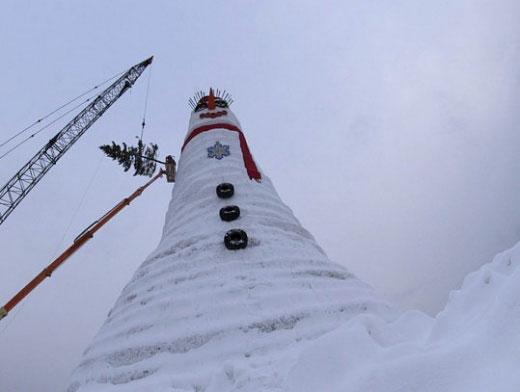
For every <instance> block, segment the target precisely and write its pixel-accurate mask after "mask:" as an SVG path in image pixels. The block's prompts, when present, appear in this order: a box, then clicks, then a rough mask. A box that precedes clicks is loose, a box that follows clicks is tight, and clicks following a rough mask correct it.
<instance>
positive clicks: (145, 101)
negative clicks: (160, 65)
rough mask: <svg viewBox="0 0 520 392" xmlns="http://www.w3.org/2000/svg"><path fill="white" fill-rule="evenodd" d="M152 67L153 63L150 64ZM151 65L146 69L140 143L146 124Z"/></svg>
mask: <svg viewBox="0 0 520 392" xmlns="http://www.w3.org/2000/svg"><path fill="white" fill-rule="evenodd" d="M152 67H153V65H152ZM152 67H150V70H149V71H148V82H147V84H146V94H145V98H144V110H143V121H142V122H141V137H140V138H139V140H140V141H141V143H142V142H143V134H144V127H145V126H146V114H147V111H148V96H149V94H150V79H151V78H152Z"/></svg>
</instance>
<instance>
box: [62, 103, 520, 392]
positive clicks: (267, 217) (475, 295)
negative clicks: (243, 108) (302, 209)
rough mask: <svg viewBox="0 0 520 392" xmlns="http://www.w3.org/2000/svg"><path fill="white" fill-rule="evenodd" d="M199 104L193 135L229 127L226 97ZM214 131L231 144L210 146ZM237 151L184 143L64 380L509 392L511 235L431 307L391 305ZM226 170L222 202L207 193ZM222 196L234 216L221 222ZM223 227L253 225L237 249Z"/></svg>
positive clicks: (517, 324) (199, 387)
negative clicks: (118, 281) (159, 223)
mask: <svg viewBox="0 0 520 392" xmlns="http://www.w3.org/2000/svg"><path fill="white" fill-rule="evenodd" d="M221 112H222V111H221ZM202 113H204V114H207V113H210V114H211V113H212V112H211V110H210V109H206V110H202V111H197V112H194V113H193V114H192V118H191V121H190V127H189V130H188V135H189V134H190V133H191V132H192V131H193V130H194V129H196V128H198V127H200V126H206V125H211V124H215V123H227V124H231V125H234V126H237V127H240V125H239V123H238V121H237V120H236V118H235V117H234V115H233V114H232V112H231V111H229V109H227V110H226V115H225V116H224V118H222V117H220V118H216V119H215V118H213V117H214V116H208V115H204V116H200V114H202ZM202 118H204V119H205V120H202ZM217 142H218V143H220V144H221V145H222V146H229V152H230V154H229V155H226V156H220V158H216V159H215V157H214V156H213V155H210V154H208V148H210V147H212V146H216V145H217V146H218V144H216V143H217ZM242 147H243V146H241V143H240V141H239V138H238V134H237V133H236V132H231V131H229V130H226V129H223V128H219V127H217V128H215V129H212V130H211V131H208V132H204V133H200V134H199V135H197V136H196V137H194V138H193V139H192V140H191V141H190V142H189V144H187V145H186V148H185V149H184V151H183V153H182V155H181V158H180V161H179V170H178V174H177V179H176V184H175V187H174V190H173V194H172V200H171V203H170V206H169V209H168V212H167V214H166V222H165V226H164V231H163V237H162V239H161V242H160V244H159V246H158V248H157V249H156V250H155V251H154V252H153V253H152V254H151V255H150V256H149V257H148V258H147V259H146V260H145V261H144V263H143V264H142V265H141V266H140V268H139V269H138V270H137V271H136V273H135V275H134V277H133V278H132V280H131V281H130V282H129V283H128V285H127V286H126V287H125V288H124V290H123V292H122V294H121V296H120V297H119V299H118V300H117V301H116V304H115V305H114V307H113V308H112V310H111V311H110V314H109V315H108V318H107V320H106V322H105V324H104V325H103V326H102V328H101V330H100V331H99V333H98V334H97V336H96V337H95V339H94V341H93V342H92V344H91V345H90V346H89V347H88V348H87V350H86V351H85V353H84V356H83V359H82V361H81V363H80V364H79V366H78V368H77V369H76V370H75V372H74V373H73V375H72V380H71V384H70V386H69V388H68V392H130V391H131V392H139V391H157V392H162V391H169V392H181V391H182V392H188V391H190V392H232V391H245V392H260V391H272V392H275V391H276V392H281V391H287V392H304V391H309V392H310V391H313V392H315V391H330V392H335V391H338V392H340V391H341V392H346V391H356V392H357V391H374V392H376V391H377V392H383V391H384V392H392V391H402V392H404V391H426V392H428V391H431V392H434V391H435V392H437V391H472V392H475V391H515V392H516V391H518V390H520V373H519V372H517V370H516V365H517V364H518V363H520V362H519V361H520V341H519V337H520V332H519V331H520V268H519V267H518V266H519V264H520V245H518V246H516V247H515V248H513V249H511V250H510V251H507V252H504V253H503V254H500V255H499V256H497V257H496V259H495V260H494V261H493V262H492V263H490V264H488V265H486V266H484V267H482V269H481V270H480V271H478V272H475V273H473V274H471V275H470V276H468V277H467V279H466V280H465V282H464V284H463V286H462V288H461V290H460V291H457V292H455V293H453V294H452V295H451V298H450V301H449V303H448V305H447V307H446V309H445V310H444V311H443V312H441V313H440V314H439V315H438V316H437V317H436V318H430V317H428V316H426V315H424V314H422V313H420V312H415V311H409V312H405V313H401V312H399V311H398V310H396V309H395V308H393V307H392V306H391V305H389V304H388V303H387V302H386V301H384V300H382V299H381V298H378V297H377V295H375V294H374V292H373V290H372V289H371V288H370V287H369V286H368V285H366V284H364V283H363V282H361V281H359V280H358V279H357V278H355V277H354V276H353V275H352V274H350V273H349V272H348V271H346V270H345V269H344V268H343V267H341V266H339V265H337V264H335V263H332V262H331V261H330V260H329V259H328V258H327V256H326V255H325V254H324V252H323V250H322V249H321V248H320V247H319V246H318V244H317V243H316V242H315V240H314V239H313V237H312V235H311V234H310V233H309V232H307V231H306V230H305V229H304V228H303V227H302V226H301V225H300V223H299V222H298V220H297V219H296V218H295V217H294V215H293V214H292V212H291V210H290V209H289V208H288V207H287V206H286V205H284V204H283V202H282V201H281V200H280V198H279V196H278V195H277V193H276V191H275V189H274V187H273V185H272V184H271V182H270V180H269V179H268V178H267V177H266V176H265V174H264V173H262V180H261V182H256V181H251V180H250V178H249V177H248V176H247V174H246V172H245V169H244V159H243V156H242V153H241V151H242ZM222 182H229V183H233V184H234V186H235V195H234V196H233V197H232V198H231V199H226V200H224V199H220V198H218V197H217V196H216V194H215V187H216V185H218V184H219V183H222ZM229 204H233V205H238V206H239V207H240V211H241V214H240V217H239V219H237V220H236V221H233V222H224V221H222V220H221V219H220V218H219V209H220V208H221V207H224V206H226V205H229ZM231 228H241V229H243V230H245V231H246V232H247V233H248V236H249V244H248V246H247V248H246V249H241V250H236V251H230V250H228V249H226V248H225V247H224V245H223V237H224V234H225V233H226V231H228V230H229V229H231Z"/></svg>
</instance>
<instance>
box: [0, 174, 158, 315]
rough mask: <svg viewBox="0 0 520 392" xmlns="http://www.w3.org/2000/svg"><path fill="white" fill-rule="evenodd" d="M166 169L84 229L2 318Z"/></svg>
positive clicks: (9, 304) (8, 306) (1, 312)
mask: <svg viewBox="0 0 520 392" xmlns="http://www.w3.org/2000/svg"><path fill="white" fill-rule="evenodd" d="M164 173H165V172H164V170H163V169H160V170H159V173H157V174H156V175H155V176H154V177H153V178H152V179H151V180H149V181H148V182H147V183H146V184H144V185H143V186H141V187H139V188H137V189H136V190H135V191H134V192H133V193H132V194H131V195H130V196H128V197H126V198H124V199H123V200H121V201H120V202H119V203H117V204H116V205H115V206H114V207H113V208H112V209H110V210H109V211H108V212H106V213H105V214H104V215H103V216H102V217H101V218H99V219H98V220H96V221H94V222H93V223H92V224H91V225H90V226H88V227H87V228H86V229H85V230H83V231H82V232H81V233H80V234H79V235H78V236H77V237H76V239H74V241H73V243H72V245H71V246H69V247H68V248H67V249H66V250H65V251H64V252H63V253H62V254H60V255H59V256H58V257H57V258H56V259H54V261H53V262H52V263H50V264H49V265H48V266H47V267H45V268H44V269H43V270H42V271H41V272H40V273H39V274H38V275H36V276H35V277H34V278H33V279H32V280H31V281H30V282H29V283H27V285H25V286H24V287H23V288H22V289H21V290H20V291H19V292H18V293H16V294H15V295H14V296H13V297H12V298H11V299H10V300H9V301H8V302H7V303H6V304H5V305H4V306H2V307H1V308H0V319H2V318H4V317H5V316H7V314H8V313H9V312H10V311H11V310H12V309H13V308H14V307H15V306H16V305H18V304H19V303H20V301H22V300H23V299H24V298H25V297H26V296H27V295H29V294H30V293H31V291H33V290H34V289H35V288H36V287H37V286H38V285H39V284H40V283H41V282H43V281H44V280H45V278H50V277H51V275H52V273H53V272H54V271H56V269H58V267H59V266H61V265H62V264H63V263H64V262H65V261H67V259H68V258H69V257H70V256H72V255H73V254H74V253H75V252H76V251H77V250H78V249H79V248H81V247H82V246H83V245H84V244H85V243H86V242H87V241H88V240H90V239H91V238H92V237H94V234H95V233H96V232H97V231H98V230H99V229H101V228H102V227H103V226H104V225H105V224H106V223H107V222H108V221H110V220H111V219H112V218H113V217H114V216H116V215H117V214H118V213H119V212H120V211H121V210H122V209H123V208H125V207H126V206H128V205H130V203H131V202H132V201H133V200H134V199H135V198H137V197H138V196H141V194H142V193H143V191H144V190H145V189H146V188H148V187H149V186H150V185H151V184H152V183H153V182H155V181H156V180H157V179H158V178H160V177H162V175H163V174H164Z"/></svg>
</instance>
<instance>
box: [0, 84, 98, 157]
mask: <svg viewBox="0 0 520 392" xmlns="http://www.w3.org/2000/svg"><path fill="white" fill-rule="evenodd" d="M95 97H97V94H94V95H92V96H90V97H89V98H87V99H85V100H84V101H82V102H80V103H79V104H77V105H76V106H74V107H73V108H72V109H69V110H67V111H66V112H65V113H63V114H61V115H60V116H58V117H57V118H55V119H54V120H52V121H51V122H50V123H48V124H46V125H44V126H43V127H41V128H40V129H38V130H37V131H36V132H34V133H32V134H30V135H29V136H27V137H26V138H25V139H22V140H21V141H20V142H18V143H17V144H15V145H14V146H13V147H11V148H10V149H9V150H7V151H6V152H5V153H3V154H2V155H0V160H1V159H3V158H4V157H6V156H7V155H9V154H10V153H12V152H13V151H14V150H16V149H18V148H19V147H21V146H22V145H23V144H25V143H27V142H28V141H29V140H30V139H32V138H33V137H35V136H36V135H38V134H39V133H41V132H42V131H44V130H45V129H47V128H49V127H50V126H51V125H53V124H55V123H57V122H58V121H59V120H61V119H62V118H63V117H65V116H66V115H67V114H69V113H71V112H73V111H75V110H76V109H78V108H79V107H81V106H83V105H85V104H86V103H88V102H89V101H90V100H91V99H93V98H95Z"/></svg>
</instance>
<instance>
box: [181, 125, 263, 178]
mask: <svg viewBox="0 0 520 392" xmlns="http://www.w3.org/2000/svg"><path fill="white" fill-rule="evenodd" d="M217 128H218V129H227V130H228V131H234V132H238V137H239V139H240V149H241V150H242V156H243V157H244V166H245V167H246V170H247V174H248V176H249V178H250V179H251V180H256V181H260V180H261V179H262V176H261V174H260V172H259V171H258V168H257V167H256V164H255V161H253V156H252V155H251V152H250V151H249V147H248V146H247V142H246V138H245V136H244V134H243V133H242V131H241V130H240V128H238V127H236V126H234V125H231V124H224V123H223V124H209V125H203V126H201V127H198V128H195V129H194V130H193V131H191V133H190V134H189V136H188V137H187V138H186V140H185V141H184V144H183V145H182V148H181V152H182V151H183V150H184V147H186V145H187V144H188V143H189V142H190V141H191V139H193V138H194V137H195V136H197V135H199V134H201V133H202V132H207V131H211V130H212V129H217Z"/></svg>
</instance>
